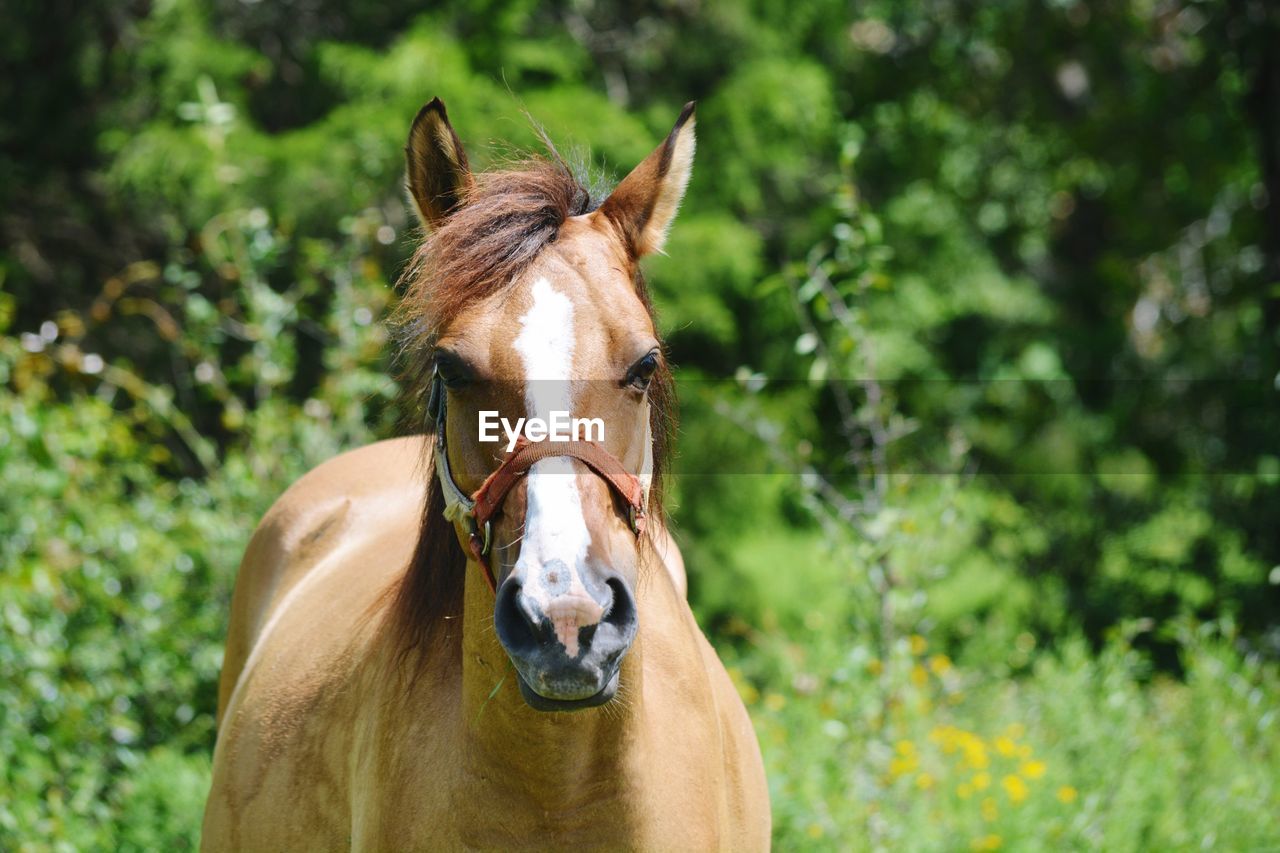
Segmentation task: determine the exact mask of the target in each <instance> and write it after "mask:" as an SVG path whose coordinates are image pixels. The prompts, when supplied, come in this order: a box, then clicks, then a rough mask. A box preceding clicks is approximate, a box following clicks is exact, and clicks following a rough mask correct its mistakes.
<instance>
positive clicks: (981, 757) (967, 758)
mask: <svg viewBox="0 0 1280 853" xmlns="http://www.w3.org/2000/svg"><path fill="white" fill-rule="evenodd" d="M960 748H961V749H963V750H964V763H965V764H966V765H967V766H969V767H971V768H973V769H974V770H985V769H986V767H987V764H988V760H987V746H986V744H984V743H983V742H982V738H979V737H976V736H974V735H970V736H968V737H966V738H965V739H964V740H963V741H962V742H961V744H960Z"/></svg>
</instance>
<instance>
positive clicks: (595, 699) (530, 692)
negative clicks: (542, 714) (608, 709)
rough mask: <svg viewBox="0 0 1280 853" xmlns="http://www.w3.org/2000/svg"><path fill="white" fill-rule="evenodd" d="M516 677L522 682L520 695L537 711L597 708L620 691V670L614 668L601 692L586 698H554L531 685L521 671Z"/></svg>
mask: <svg viewBox="0 0 1280 853" xmlns="http://www.w3.org/2000/svg"><path fill="white" fill-rule="evenodd" d="M516 677H517V679H518V680H519V682H520V695H521V696H523V697H524V701H525V703H526V704H527V705H528V706H529V707H530V708H532V709H534V710H535V711H581V710H583V709H585V708H596V707H599V706H600V705H603V704H605V703H606V702H608V701H609V700H611V699H612V698H613V697H614V696H615V695H616V694H617V692H618V670H614V672H613V675H612V676H611V677H610V678H609V680H608V681H607V682H606V683H605V685H604V687H602V688H600V690H599V692H597V693H595V694H594V695H591V696H588V697H586V698H585V699H553V698H551V697H548V696H543V695H541V694H540V693H537V692H536V691H535V690H534V689H533V688H532V687H530V686H529V682H527V681H525V680H524V676H523V675H520V673H519V672H517V673H516Z"/></svg>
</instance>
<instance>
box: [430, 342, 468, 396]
mask: <svg viewBox="0 0 1280 853" xmlns="http://www.w3.org/2000/svg"><path fill="white" fill-rule="evenodd" d="M435 364H436V372H437V373H439V374H440V378H441V379H443V380H444V384H445V385H446V386H447V387H449V388H454V389H456V388H460V387H462V386H463V385H466V384H467V383H468V382H469V381H470V380H471V378H472V372H471V368H470V366H469V365H468V364H467V363H466V362H465V361H463V360H462V358H461V357H459V356H458V355H456V354H455V353H452V352H449V351H447V350H439V351H437V352H436V357H435Z"/></svg>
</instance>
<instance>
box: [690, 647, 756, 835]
mask: <svg viewBox="0 0 1280 853" xmlns="http://www.w3.org/2000/svg"><path fill="white" fill-rule="evenodd" d="M698 641H699V647H700V650H701V652H702V659H703V662H704V665H705V667H706V670H707V675H708V677H709V679H710V681H711V690H712V695H713V696H714V698H715V704H716V710H717V713H718V715H719V722H720V736H721V743H722V756H723V759H724V774H725V775H724V778H725V791H726V793H727V797H726V803H725V806H726V809H727V815H726V824H727V826H729V827H730V833H729V834H730V836H731V838H730V842H731V843H730V844H729V847H730V848H731V849H734V850H767V849H769V846H770V837H771V834H772V815H771V809H770V806H769V788H768V784H767V782H766V781H765V772H764V758H763V756H762V755H761V753H760V742H759V740H757V738H756V733H755V728H754V727H753V726H752V725H751V717H750V716H749V715H748V713H747V708H746V705H745V704H743V702H742V697H741V696H740V695H739V694H738V689H737V688H736V687H735V686H734V684H733V680H732V679H731V678H730V677H729V673H728V671H727V670H726V669H725V667H724V664H723V663H722V662H721V661H720V658H719V656H718V655H717V654H716V652H715V649H714V648H712V646H711V643H709V642H708V641H707V638H706V636H705V635H703V634H702V632H701V631H699V632H698Z"/></svg>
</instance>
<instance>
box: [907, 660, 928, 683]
mask: <svg viewBox="0 0 1280 853" xmlns="http://www.w3.org/2000/svg"><path fill="white" fill-rule="evenodd" d="M911 683H912V684H914V685H915V686H916V687H924V686H925V685H926V684H928V683H929V673H928V672H927V671H926V670H925V668H924V667H922V666H921V665H920V664H916V665H915V666H913V667H911Z"/></svg>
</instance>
